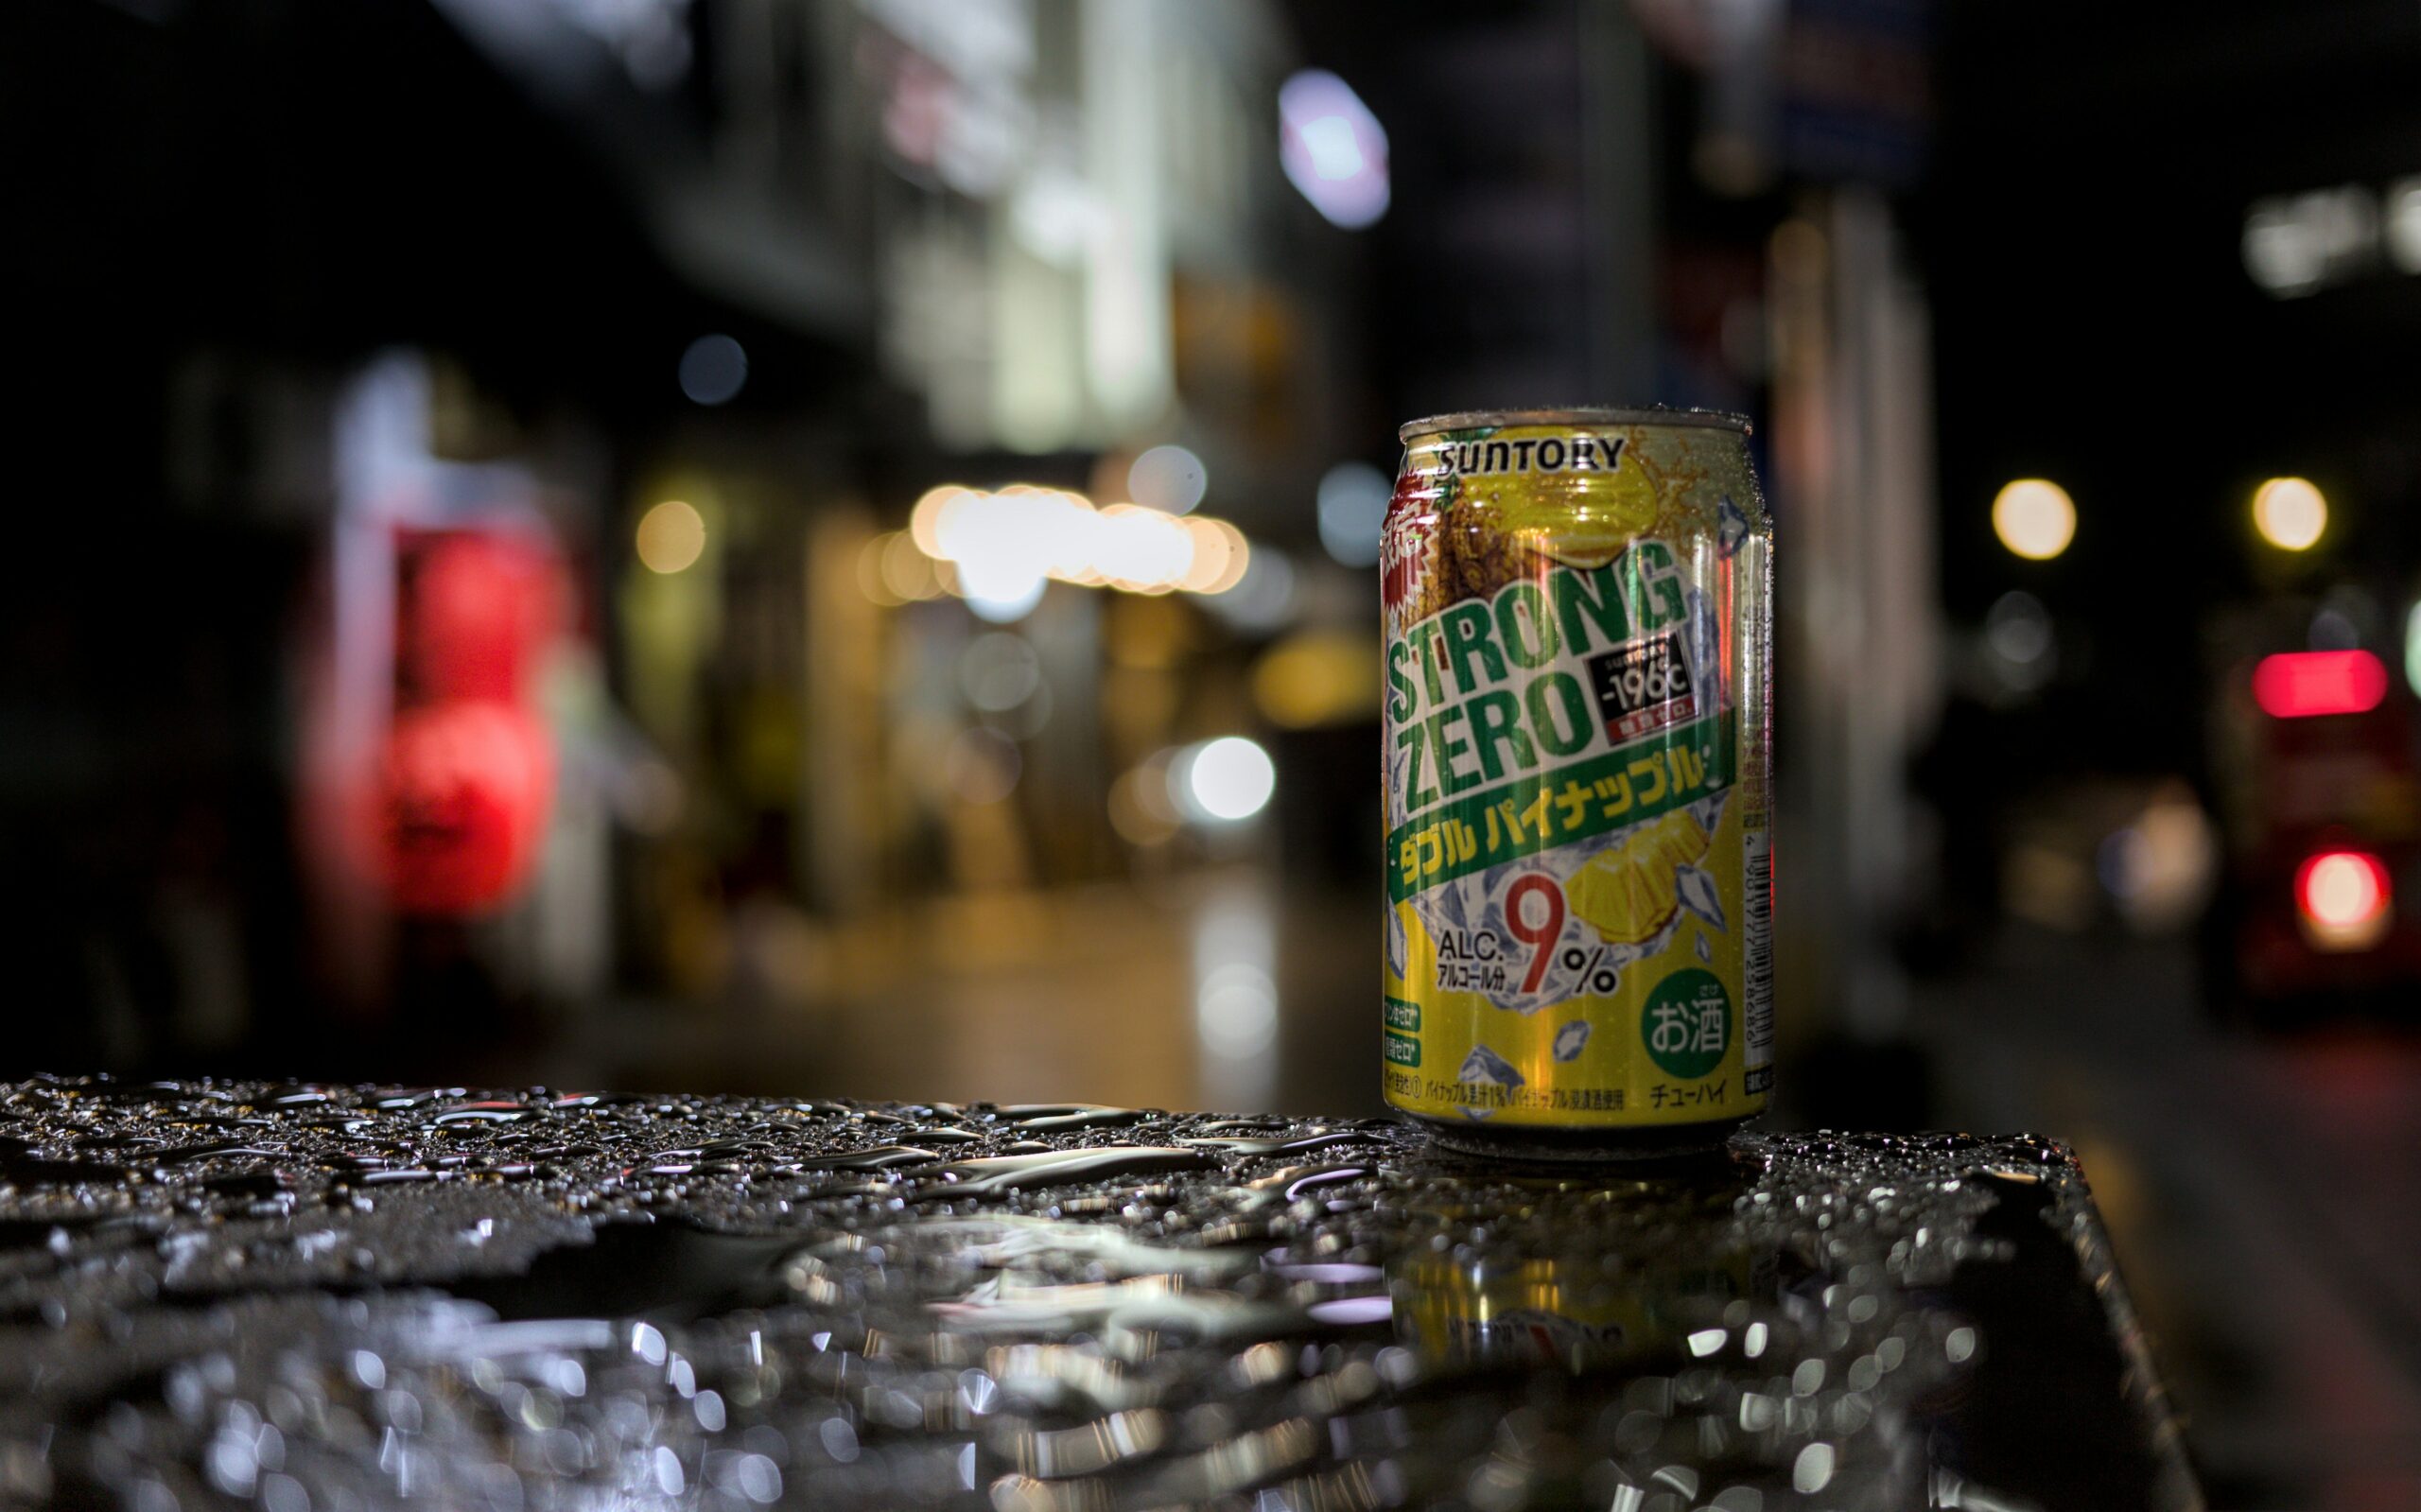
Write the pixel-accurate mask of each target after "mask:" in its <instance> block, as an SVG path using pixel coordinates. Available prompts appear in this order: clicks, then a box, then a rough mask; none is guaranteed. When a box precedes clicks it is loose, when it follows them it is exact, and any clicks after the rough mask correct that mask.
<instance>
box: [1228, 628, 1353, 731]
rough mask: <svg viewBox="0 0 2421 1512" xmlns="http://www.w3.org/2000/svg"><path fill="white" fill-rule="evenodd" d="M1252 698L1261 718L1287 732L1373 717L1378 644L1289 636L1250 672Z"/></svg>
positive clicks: (1327, 634) (1330, 633) (1320, 634)
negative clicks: (1260, 713)
mask: <svg viewBox="0 0 2421 1512" xmlns="http://www.w3.org/2000/svg"><path fill="white" fill-rule="evenodd" d="M1252 697H1253V704H1254V705H1255V706H1256V707H1258V708H1259V709H1260V710H1261V712H1262V714H1263V717H1265V718H1266V719H1267V720H1268V721H1270V722H1271V723H1272V724H1276V725H1279V726H1280V727H1281V728H1284V729H1289V730H1302V729H1309V728H1312V727H1313V726H1315V725H1321V724H1336V723H1342V722H1345V721H1351V720H1358V719H1375V718H1377V717H1378V712H1379V645H1378V641H1377V640H1376V638H1374V637H1372V636H1370V635H1366V634H1358V633H1356V632H1351V631H1340V630H1307V631H1303V632H1301V633H1299V634H1294V635H1290V636H1288V637H1287V638H1286V639H1284V640H1282V641H1280V642H1279V643H1278V644H1277V645H1276V646H1273V647H1271V648H1270V650H1269V652H1268V653H1267V654H1266V655H1264V656H1263V657H1262V659H1261V661H1260V663H1259V664H1258V665H1256V666H1255V667H1254V668H1253V670H1252Z"/></svg>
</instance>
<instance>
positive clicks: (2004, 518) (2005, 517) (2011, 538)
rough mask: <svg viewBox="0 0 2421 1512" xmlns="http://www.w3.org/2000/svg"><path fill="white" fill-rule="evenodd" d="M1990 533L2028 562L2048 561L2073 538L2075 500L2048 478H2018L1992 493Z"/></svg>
mask: <svg viewBox="0 0 2421 1512" xmlns="http://www.w3.org/2000/svg"><path fill="white" fill-rule="evenodd" d="M1993 533H1994V535H1997V536H1999V537H2000V540H2001V545H2003V546H2005V547H2009V548H2010V549H2011V550H2012V551H2013V552H2015V553H2016V554H2017V555H2019V556H2022V557H2024V558H2026V560H2028V561H2029V562H2048V561H2049V560H2051V559H2052V558H2053V557H2055V556H2058V555H2059V554H2060V553H2061V552H2063V551H2065V550H2066V549H2067V548H2068V543H2069V542H2070V541H2071V540H2074V539H2075V538H2076V533H2077V506H2076V501H2075V500H2073V499H2071V498H2069V497H2068V491H2067V490H2066V489H2064V488H2062V487H2061V486H2060V485H2059V484H2057V483H2054V482H2052V481H2050V480H2049V479H2048V478H2018V479H2017V480H2016V481H2014V482H2012V483H2010V484H2008V485H2006V486H2005V487H2003V488H2002V489H2001V491H2000V493H1999V494H1997V495H1994V499H1993Z"/></svg>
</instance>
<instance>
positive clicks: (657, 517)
mask: <svg viewBox="0 0 2421 1512" xmlns="http://www.w3.org/2000/svg"><path fill="white" fill-rule="evenodd" d="M637 546H638V553H639V565H642V566H644V567H646V568H647V569H648V570H649V571H650V572H680V571H683V570H685V569H686V568H688V566H689V565H691V564H693V563H695V562H696V561H697V560H698V557H699V555H700V553H702V552H704V551H705V548H706V522H705V519H704V518H702V517H701V516H700V515H699V513H698V512H697V510H696V508H695V507H693V506H691V505H689V504H687V503H684V502H683V501H682V500H680V499H677V498H669V499H666V500H665V501H664V502H663V503H661V504H658V505H657V506H655V507H654V508H653V509H652V510H650V511H648V512H647V513H645V514H643V515H641V516H640V517H639V530H638V539H637Z"/></svg>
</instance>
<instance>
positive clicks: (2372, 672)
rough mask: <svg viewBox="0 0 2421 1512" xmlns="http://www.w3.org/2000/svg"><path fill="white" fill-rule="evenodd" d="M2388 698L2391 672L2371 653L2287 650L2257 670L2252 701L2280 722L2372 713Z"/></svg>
mask: <svg viewBox="0 0 2421 1512" xmlns="http://www.w3.org/2000/svg"><path fill="white" fill-rule="evenodd" d="M2386 697H2387V668H2386V666H2385V665H2383V664H2382V663H2381V662H2380V661H2379V659H2378V658H2377V656H2374V655H2372V654H2371V653H2370V652H2366V651H2302V652H2282V653H2281V654H2279V655H2276V656H2264V657H2263V658H2261V661H2260V663H2259V665H2257V666H2256V667H2255V668H2254V669H2253V701H2254V702H2255V703H2256V704H2260V705H2261V712H2262V713H2264V714H2268V715H2270V716H2272V717H2273V718H2275V719H2281V720H2300V719H2309V718H2311V717H2312V716H2314V715H2320V714H2367V713H2369V712H2370V711H2371V710H2373V709H2375V708H2377V707H2378V706H2379V703H2380V701H2381V700H2383V699H2385V698H2386Z"/></svg>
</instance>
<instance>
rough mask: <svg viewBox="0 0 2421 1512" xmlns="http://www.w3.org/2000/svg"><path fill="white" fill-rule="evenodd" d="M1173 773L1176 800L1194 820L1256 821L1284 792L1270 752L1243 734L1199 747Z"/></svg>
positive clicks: (1186, 754)
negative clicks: (1280, 790) (1276, 794)
mask: <svg viewBox="0 0 2421 1512" xmlns="http://www.w3.org/2000/svg"><path fill="white" fill-rule="evenodd" d="M1169 774H1170V781H1171V791H1172V796H1174V797H1175V798H1176V801H1177V804H1178V806H1179V807H1180V808H1183V809H1184V810H1185V811H1186V813H1187V814H1188V815H1190V816H1192V817H1193V818H1195V819H1204V820H1211V821H1215V822H1221V823H1233V822H1235V821H1237V820H1242V819H1250V818H1251V817H1252V816H1253V815H1255V814H1257V813H1259V812H1261V811H1262V809H1263V808H1267V807H1268V806H1269V799H1270V795H1271V794H1272V793H1274V792H1276V791H1277V790H1278V769H1277V767H1276V766H1275V765H1274V764H1272V763H1271V761H1270V759H1269V753H1268V752H1266V751H1264V750H1263V749H1262V748H1261V746H1260V744H1259V743H1258V742H1256V741H1253V740H1249V739H1245V737H1243V736H1241V735H1228V736H1222V737H1221V738H1219V739H1216V740H1208V741H1205V742H1204V743H1202V744H1201V745H1198V746H1194V747H1193V748H1192V749H1190V750H1188V751H1186V752H1184V753H1183V754H1182V755H1180V756H1178V757H1177V759H1176V761H1175V762H1173V763H1172V764H1171V765H1170V768H1169Z"/></svg>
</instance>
